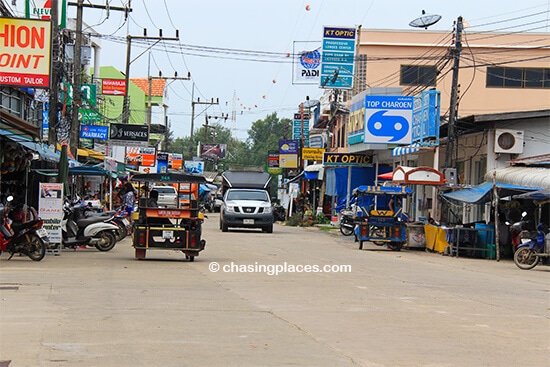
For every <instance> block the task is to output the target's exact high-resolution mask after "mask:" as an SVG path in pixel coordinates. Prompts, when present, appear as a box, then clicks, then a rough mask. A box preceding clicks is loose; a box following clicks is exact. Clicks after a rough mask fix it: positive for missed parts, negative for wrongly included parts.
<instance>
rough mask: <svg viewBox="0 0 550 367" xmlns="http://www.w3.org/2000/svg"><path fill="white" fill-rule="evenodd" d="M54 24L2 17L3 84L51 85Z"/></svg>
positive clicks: (0, 79)
mask: <svg viewBox="0 0 550 367" xmlns="http://www.w3.org/2000/svg"><path fill="white" fill-rule="evenodd" d="M51 38H52V37H51V23H50V22H49V21H43V20H31V19H21V18H0V85H11V86H19V87H31V88H47V87H49V86H50V49H51Z"/></svg>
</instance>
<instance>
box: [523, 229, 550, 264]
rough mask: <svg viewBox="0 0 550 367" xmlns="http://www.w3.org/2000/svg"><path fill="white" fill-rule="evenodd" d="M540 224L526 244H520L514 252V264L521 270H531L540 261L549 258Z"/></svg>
mask: <svg viewBox="0 0 550 367" xmlns="http://www.w3.org/2000/svg"><path fill="white" fill-rule="evenodd" d="M544 227H545V226H544V225H543V224H542V223H539V225H538V226H537V233H536V235H535V236H532V237H531V239H530V240H529V241H527V242H524V243H522V244H520V245H519V246H518V248H517V250H516V252H514V263H515V264H516V266H517V267H518V268H520V269H522V270H529V269H533V268H534V267H535V266H537V264H538V263H539V262H541V260H543V259H546V260H547V259H549V258H550V251H549V250H550V249H548V248H547V247H546V244H545V242H546V233H547V232H548V231H547V230H545V228H544Z"/></svg>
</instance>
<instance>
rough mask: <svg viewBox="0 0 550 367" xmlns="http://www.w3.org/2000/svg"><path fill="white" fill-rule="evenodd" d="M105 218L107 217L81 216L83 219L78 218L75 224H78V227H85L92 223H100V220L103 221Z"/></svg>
mask: <svg viewBox="0 0 550 367" xmlns="http://www.w3.org/2000/svg"><path fill="white" fill-rule="evenodd" d="M106 219H107V217H103V216H102V217H95V216H94V217H90V218H83V219H79V220H77V221H76V224H77V225H78V226H79V227H86V226H88V225H90V224H94V223H100V222H104V221H105V220H106Z"/></svg>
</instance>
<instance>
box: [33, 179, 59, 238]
mask: <svg viewBox="0 0 550 367" xmlns="http://www.w3.org/2000/svg"><path fill="white" fill-rule="evenodd" d="M38 216H39V217H40V218H42V220H44V225H43V226H42V227H43V228H44V229H45V230H46V231H48V237H50V242H51V243H61V220H62V219H63V184H62V183H42V182H41V183H40V198H39V200H38Z"/></svg>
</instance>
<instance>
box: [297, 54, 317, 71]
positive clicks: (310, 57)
mask: <svg viewBox="0 0 550 367" xmlns="http://www.w3.org/2000/svg"><path fill="white" fill-rule="evenodd" d="M300 64H302V66H303V67H304V68H305V69H317V68H318V67H319V65H320V64H321V53H320V52H319V51H318V50H313V51H309V52H304V53H303V54H302V55H301V56H300Z"/></svg>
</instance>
